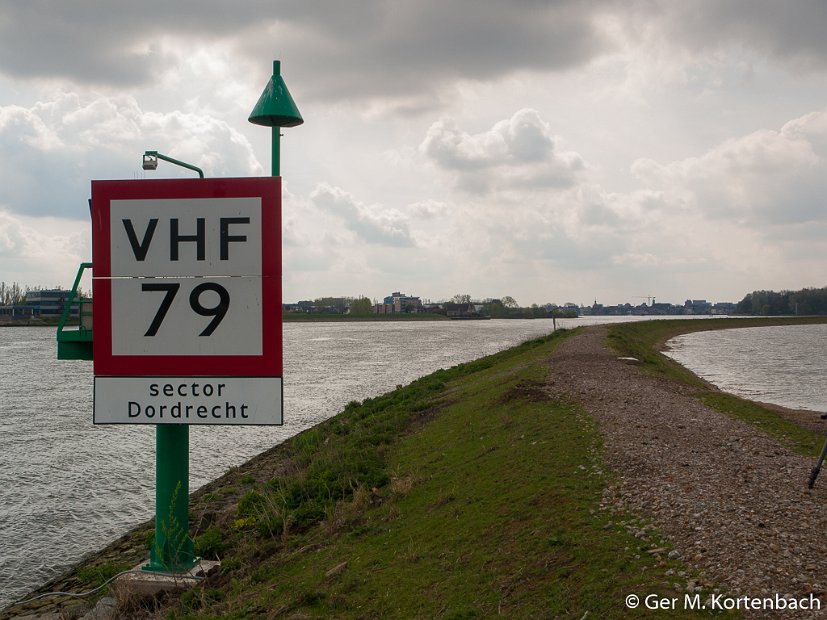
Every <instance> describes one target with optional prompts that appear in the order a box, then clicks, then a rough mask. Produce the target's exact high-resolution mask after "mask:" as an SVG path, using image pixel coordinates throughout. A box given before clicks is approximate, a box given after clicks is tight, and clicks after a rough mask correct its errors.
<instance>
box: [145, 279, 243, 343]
mask: <svg viewBox="0 0 827 620" xmlns="http://www.w3.org/2000/svg"><path fill="white" fill-rule="evenodd" d="M180 288H181V285H180V284H179V283H177V282H152V283H147V284H141V290H142V291H149V292H154V291H160V292H162V293H164V298H163V299H162V300H161V305H160V306H158V311H157V312H156V313H155V318H153V319H152V323H150V324H149V329H147V330H146V333H145V334H144V336H155V335H156V334H157V333H158V330H159V329H160V327H161V323H163V322H164V318H165V317H166V315H167V312H169V308H170V306H172V302H173V300H174V299H175V295H176V294H177V293H178V289H180ZM206 291H212V292H214V293H218V303H217V304H216V305H215V306H213V307H211V308H209V307H207V306H205V305H204V304H202V303H201V295H202V294H203V293H204V292H206ZM190 307H191V308H192V310H193V312H195V313H196V314H200V315H201V316H211V317H213V319H212V321H210V323H209V325H207V327H205V328H204V331H202V332H201V333H200V334H198V335H199V336H210V335H211V334H212V333H213V332H214V331H215V330H216V328H218V326H219V325H220V324H221V321H222V320H224V317H225V316H226V315H227V310H228V309H229V307H230V293H229V292H228V291H227V289H225V288H224V287H223V286H221V285H220V284H216V283H215V282H204V283H203V284H199V285H198V286H196V287H195V288H194V289H192V292H191V293H190Z"/></svg>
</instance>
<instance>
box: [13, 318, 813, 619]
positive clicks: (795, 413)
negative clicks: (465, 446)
mask: <svg viewBox="0 0 827 620" xmlns="http://www.w3.org/2000/svg"><path fill="white" fill-rule="evenodd" d="M747 320H748V321H750V325H749V326H755V325H756V324H755V322H754V321H755V319H747ZM773 321H774V319H773ZM762 322H763V321H762ZM797 322H798V321H797ZM804 322H812V321H804ZM818 322H827V317H825V318H824V319H823V320H820V321H818ZM647 323H655V322H647ZM679 323H680V325H675V326H673V327H672V329H678V332H676V333H681V332H685V331H694V330H695V329H699V328H700V326H691V325H690V324H688V322H686V321H679ZM704 323H707V325H704V327H705V328H707V329H708V328H710V326H708V322H704ZM784 323H785V324H788V323H789V321H784ZM627 325H629V324H627ZM636 325H641V324H640V323H638V324H636ZM728 326H733V327H734V325H733V324H732V323H729V324H728ZM712 328H718V327H717V326H712ZM587 330H588V331H587V332H586V333H594V332H597V331H601V330H602V331H604V332H605V331H607V330H608V328H606V327H592V328H587ZM580 333H581V334H582V333H583V332H582V331H581V332H580ZM673 335H674V334H673ZM577 337H582V335H581V336H577ZM670 337H671V336H670ZM664 342H665V340H664ZM517 348H519V347H517ZM497 355H499V354H497ZM489 357H496V356H489ZM485 359H487V358H483V360H485ZM604 362H605V360H604ZM629 368H630V369H631V368H633V367H629ZM690 374H691V373H690ZM693 376H694V375H693ZM553 381H554V382H555V384H556V386H557V387H556V388H555V389H557V388H559V387H560V385H559V383H558V382H557V380H556V379H553ZM566 382H567V386H568V389H571V388H572V386H574V385H576V383H577V381H576V380H575V378H574V377H571V376H567V380H566ZM566 382H564V383H566ZM670 389H671V390H672V391H675V390H676V388H675V387H674V386H672V388H670ZM390 394H391V395H392V394H394V392H391V393H390ZM675 394H676V395H680V396H682V395H683V394H682V390H680V389H678V390H676V391H675ZM575 400H578V402H582V401H583V400H584V399H583V397H582V395H579V397H575ZM585 400H588V399H585ZM769 408H771V409H774V410H776V412H777V413H780V414H781V415H782V416H784V417H785V418H786V417H792V418H796V417H801V415H804V414H806V412H803V413H802V412H801V411H800V410H790V409H786V408H784V407H780V406H777V405H774V406H772V407H769ZM342 415H343V414H338V415H337V416H335V417H334V418H332V419H331V420H332V422H331V421H328V422H329V423H330V424H334V423H336V421H337V419H339V418H341V416H342ZM592 415H594V414H593V413H592ZM330 424H328V423H322V424H321V425H320V427H324V428H329V427H330ZM425 424H427V422H425ZM320 427H313V428H312V429H308V431H304V432H303V433H301V434H299V435H297V436H296V438H294V439H295V441H291V440H287V441H286V442H284V443H282V444H279V445H277V446H274V447H273V448H270V449H269V450H267V451H265V452H263V453H261V454H259V455H257V456H255V457H253V458H252V459H250V460H249V461H247V462H246V463H244V464H243V465H241V466H239V467H237V468H233V469H231V470H230V471H228V472H227V473H225V474H224V475H222V476H221V477H219V478H217V479H216V480H214V481H212V482H210V483H208V484H206V485H204V486H203V487H201V488H200V489H198V490H197V491H196V492H195V493H193V494H192V496H191V500H190V502H191V503H190V508H191V512H192V514H193V517H194V518H193V521H194V522H195V523H194V525H195V524H196V523H198V522H199V519H200V522H207V523H209V522H210V521H211V520H216V519H220V518H221V516H222V515H224V516H226V514H227V513H229V512H233V511H234V510H235V508H236V507H237V505H238V502H239V500H240V499H241V498H242V497H243V495H244V494H245V490H246V489H247V488H248V485H247V483H245V482H244V481H245V480H249V479H251V478H254V479H257V480H266V479H272V478H273V477H276V476H279V475H282V474H284V473H285V472H286V471H288V470H289V469H290V468H291V460H290V459H291V453H292V452H293V451H294V450H295V444H296V443H298V442H300V441H301V440H300V439H298V438H300V437H302V436H303V435H308V436H309V435H310V434H312V433H316V432H318V431H319V428H320ZM821 434H824V433H823V431H822V432H821ZM807 473H808V472H807ZM230 489H231V490H230ZM624 501H625V500H624ZM621 503H622V502H621ZM636 510H639V507H638V508H637V509H636ZM199 515H200V517H199ZM151 532H152V521H149V522H146V523H143V524H141V525H139V526H137V527H136V528H133V529H132V530H130V531H129V532H127V533H126V534H124V535H123V536H122V537H120V538H119V539H117V540H116V541H115V542H113V543H112V544H110V545H108V546H107V547H105V548H104V549H102V550H100V551H97V552H92V553H90V554H89V555H87V556H86V557H85V558H84V559H83V560H81V561H80V562H79V563H78V564H76V565H75V566H73V567H72V568H70V569H68V570H67V571H65V572H64V573H63V574H62V575H60V576H58V577H56V578H55V579H53V580H51V581H49V582H48V583H46V584H44V585H43V586H41V587H39V588H37V589H36V590H34V591H33V592H32V594H35V593H41V592H47V591H51V590H52V589H55V590H62V591H79V590H84V589H88V588H87V587H85V583H84V580H83V578H82V573H83V569H84V568H88V567H89V566H92V565H95V564H98V565H100V564H115V563H121V564H129V565H132V566H134V565H136V564H137V563H138V562H140V561H142V560H143V559H144V556H145V552H146V537H147V535H148V533H151ZM53 608H54V603H53V602H48V603H47V604H45V605H43V606H36V607H35V608H34V609H53ZM10 613H11V612H10V608H6V609H4V610H3V611H2V612H0V618H2V619H6V618H11V617H14V616H13V615H10ZM26 613H31V611H27V612H26Z"/></svg>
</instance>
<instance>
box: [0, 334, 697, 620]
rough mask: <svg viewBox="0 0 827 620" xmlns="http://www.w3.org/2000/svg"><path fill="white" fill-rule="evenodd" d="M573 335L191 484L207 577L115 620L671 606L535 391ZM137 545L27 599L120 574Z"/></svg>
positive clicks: (592, 459)
mask: <svg viewBox="0 0 827 620" xmlns="http://www.w3.org/2000/svg"><path fill="white" fill-rule="evenodd" d="M574 334H576V332H557V334H555V335H552V336H549V337H547V338H543V339H539V340H534V341H531V342H528V343H525V344H523V345H521V346H518V347H515V348H513V349H510V350H508V351H504V352H501V353H499V354H496V355H493V356H489V357H486V358H483V359H481V360H478V361H475V362H471V363H468V364H463V365H460V366H457V367H455V368H453V369H450V370H443V371H438V372H436V373H434V374H432V375H429V376H427V377H424V378H422V379H420V380H418V381H415V382H414V383H412V384H411V385H409V386H406V387H403V388H400V389H397V390H395V391H393V392H391V393H389V394H386V395H384V396H381V397H378V398H374V399H367V400H366V401H364V402H363V403H355V402H354V403H351V404H349V405H348V407H347V408H346V409H345V411H344V412H342V413H341V414H340V415H338V416H336V417H335V418H332V419H331V420H328V421H327V422H325V423H323V424H321V425H319V426H317V427H314V428H313V429H310V430H308V431H305V432H304V433H301V434H300V435H298V436H296V437H294V438H292V439H291V440H289V441H288V442H286V443H285V444H283V445H281V446H277V447H276V448H274V449H273V450H271V451H269V452H267V453H265V454H263V455H260V456H259V457H256V458H255V459H253V460H252V461H250V462H249V463H247V464H245V465H244V466H242V467H241V468H237V469H235V470H232V471H231V472H229V473H228V474H227V475H225V476H224V477H222V478H221V479H219V480H216V481H215V482H213V483H211V484H210V485H207V487H205V488H203V489H201V490H200V491H199V492H198V493H197V494H195V496H193V498H192V500H191V504H190V506H191V513H192V515H191V523H192V524H193V526H194V527H197V528H198V532H197V533H196V543H197V549H198V550H199V552H200V553H201V554H202V555H203V556H204V557H206V558H211V557H215V556H217V557H220V558H221V560H222V570H221V572H220V573H219V574H217V575H215V576H212V577H210V578H209V579H208V580H207V581H206V582H204V583H203V585H202V586H201V587H199V588H197V589H195V590H192V591H189V592H187V593H185V594H183V595H182V596H178V597H174V598H171V599H167V600H162V601H140V600H135V599H134V598H130V597H128V596H126V595H125V594H124V593H123V592H115V593H114V594H115V596H116V598H117V599H118V600H119V605H120V610H119V613H120V617H130V616H133V617H140V615H141V614H142V613H144V612H151V613H153V614H158V613H159V612H160V615H161V616H162V617H164V616H166V617H171V618H250V617H274V618H275V617H284V618H488V617H498V616H502V617H510V618H531V617H536V618H576V619H580V618H583V617H584V614H585V613H586V612H589V617H591V618H624V617H628V616H629V615H630V614H632V612H630V611H629V610H627V609H626V608H625V606H624V599H625V597H626V596H627V595H628V594H630V593H633V592H635V593H638V594H641V593H644V594H662V595H663V596H667V597H669V596H676V593H675V592H674V590H673V589H672V582H673V580H674V579H676V577H669V576H667V574H670V573H671V574H677V575H682V574H684V573H683V571H686V570H687V568H686V567H685V566H682V565H680V564H678V563H676V562H673V561H670V560H668V559H667V558H666V557H665V555H666V553H665V549H664V545H663V543H662V541H660V540H658V539H657V536H656V534H655V533H654V532H653V530H652V529H651V528H650V527H647V526H646V525H645V524H642V523H639V522H638V521H636V520H635V519H634V518H633V517H631V516H623V515H618V514H616V513H610V512H607V511H604V510H601V498H602V494H603V490H604V489H605V487H606V485H607V484H608V483H609V482H610V481H611V474H610V473H609V472H607V471H605V470H604V468H603V464H602V444H601V437H600V434H599V433H598V431H597V429H596V426H595V425H594V423H593V421H592V420H591V418H590V417H589V416H588V415H587V414H585V413H584V411H583V410H582V409H581V408H580V407H579V406H578V405H577V404H576V403H567V402H559V401H555V400H553V399H551V398H550V397H549V395H548V393H547V392H546V390H545V380H546V377H547V375H548V359H549V357H550V355H551V354H552V352H553V351H554V349H555V347H556V346H557V344H558V343H559V342H560V340H561V339H562V338H565V337H571V336H572V335H574ZM151 531H152V530H151V527H150V526H145V527H143V528H138V529H136V530H135V531H133V532H131V533H129V534H128V535H126V536H124V537H123V538H122V539H121V540H120V541H118V542H117V543H115V544H114V545H113V546H112V547H110V548H109V549H107V550H105V551H104V552H102V553H100V554H96V555H95V556H93V557H91V558H90V559H89V560H87V561H86V562H84V563H83V564H82V565H81V566H78V567H76V569H75V570H73V571H71V572H70V573H69V574H68V575H66V576H64V577H62V578H61V579H59V580H55V581H54V582H53V583H52V584H48V586H47V587H44V588H42V589H41V591H47V590H48V589H51V590H56V589H62V590H71V591H78V590H81V589H88V588H89V587H93V586H95V585H97V583H100V582H102V581H103V580H104V579H105V578H106V577H107V576H109V575H111V574H114V573H115V572H117V571H118V570H120V569H122V568H125V567H129V566H131V565H134V563H136V561H137V559H136V557H135V556H136V554H142V553H144V552H145V549H146V544H147V536H148V535H151ZM58 586H59V587H58ZM679 596H682V595H679ZM49 604H50V606H51V609H54V602H53V600H51V601H50V602H49ZM70 604H71V603H70ZM41 610H43V608H41ZM72 614H75V615H76V614H77V610H76V611H69V612H68V613H67V614H66V616H67V617H71V615H72ZM696 615H697V612H689V611H681V610H676V611H674V612H670V613H669V617H684V616H685V617H689V616H692V617H695V616H696ZM0 617H8V615H4V614H0ZM155 617H157V616H155Z"/></svg>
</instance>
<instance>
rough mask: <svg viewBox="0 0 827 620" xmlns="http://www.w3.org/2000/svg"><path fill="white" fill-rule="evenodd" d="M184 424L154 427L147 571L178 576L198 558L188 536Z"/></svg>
mask: <svg viewBox="0 0 827 620" xmlns="http://www.w3.org/2000/svg"><path fill="white" fill-rule="evenodd" d="M189 432H190V428H189V425H187V424H157V425H156V426H155V542H154V543H153V545H152V549H151V551H150V556H149V564H147V565H146V566H144V567H143V569H144V570H148V571H162V572H180V571H186V570H189V569H190V568H192V567H193V566H194V565H195V564H196V562H197V558H196V557H195V556H194V553H193V544H192V539H191V538H190V535H189V444H190V435H189Z"/></svg>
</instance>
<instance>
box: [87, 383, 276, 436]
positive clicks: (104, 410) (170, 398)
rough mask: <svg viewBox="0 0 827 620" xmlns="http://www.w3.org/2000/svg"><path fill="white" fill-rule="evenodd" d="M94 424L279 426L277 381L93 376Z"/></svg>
mask: <svg viewBox="0 0 827 620" xmlns="http://www.w3.org/2000/svg"><path fill="white" fill-rule="evenodd" d="M94 410H95V420H94V421H95V424H224V425H227V424H229V425H233V424H238V425H241V424H281V423H282V380H281V379H280V378H278V377H274V378H271V377H95V407H94Z"/></svg>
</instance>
